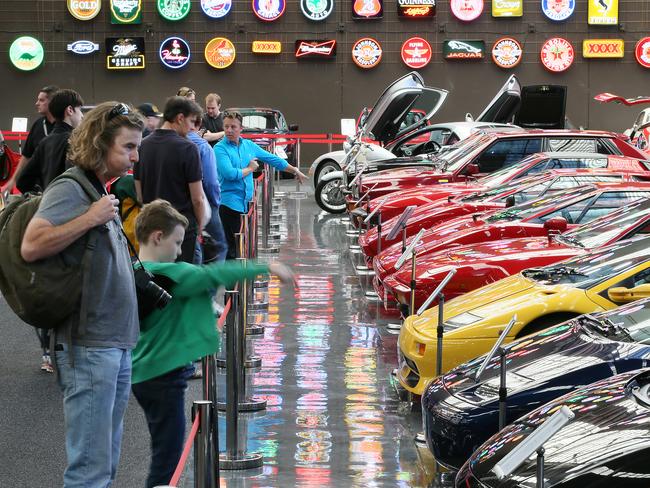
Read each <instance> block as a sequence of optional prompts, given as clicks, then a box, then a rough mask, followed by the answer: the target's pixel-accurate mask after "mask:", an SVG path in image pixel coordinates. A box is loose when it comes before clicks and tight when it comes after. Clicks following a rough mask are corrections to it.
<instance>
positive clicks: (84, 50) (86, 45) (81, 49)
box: [68, 41, 99, 54]
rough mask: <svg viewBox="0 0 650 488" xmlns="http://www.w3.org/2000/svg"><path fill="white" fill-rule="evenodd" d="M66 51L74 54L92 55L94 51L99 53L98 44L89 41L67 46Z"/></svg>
mask: <svg viewBox="0 0 650 488" xmlns="http://www.w3.org/2000/svg"><path fill="white" fill-rule="evenodd" d="M68 51H70V52H72V53H75V54H92V53H94V52H95V51H99V44H95V43H94V42H91V41H75V42H73V43H72V44H68Z"/></svg>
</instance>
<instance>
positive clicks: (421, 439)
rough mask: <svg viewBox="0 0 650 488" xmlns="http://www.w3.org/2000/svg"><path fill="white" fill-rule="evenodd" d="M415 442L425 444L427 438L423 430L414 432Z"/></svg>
mask: <svg viewBox="0 0 650 488" xmlns="http://www.w3.org/2000/svg"><path fill="white" fill-rule="evenodd" d="M413 440H414V441H415V443H416V444H426V443H427V438H426V437H425V436H424V432H418V433H417V434H415V439H413Z"/></svg>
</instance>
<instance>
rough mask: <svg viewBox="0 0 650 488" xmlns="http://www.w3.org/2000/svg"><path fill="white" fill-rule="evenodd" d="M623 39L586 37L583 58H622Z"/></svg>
mask: <svg viewBox="0 0 650 488" xmlns="http://www.w3.org/2000/svg"><path fill="white" fill-rule="evenodd" d="M624 47H625V43H624V41H623V39H585V40H583V41H582V57H583V58H622V57H623V54H624V52H625V51H624Z"/></svg>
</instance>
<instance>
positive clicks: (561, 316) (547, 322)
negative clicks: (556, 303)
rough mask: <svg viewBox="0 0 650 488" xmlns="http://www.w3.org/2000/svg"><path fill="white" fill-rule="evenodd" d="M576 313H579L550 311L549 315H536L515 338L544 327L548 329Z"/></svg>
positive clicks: (533, 332)
mask: <svg viewBox="0 0 650 488" xmlns="http://www.w3.org/2000/svg"><path fill="white" fill-rule="evenodd" d="M578 315H579V314H576V313H571V312H564V313H552V314H549V315H544V316H543V317H538V318H536V319H535V320H533V321H532V322H530V323H529V324H528V325H526V326H525V327H524V328H523V329H521V330H520V331H519V334H517V335H516V336H515V339H519V338H521V337H524V336H527V335H530V334H535V333H537V332H540V331H542V330H544V329H548V328H549V327H551V326H553V325H557V324H560V323H562V322H565V321H567V320H571V319H572V318H575V317H577V316H578Z"/></svg>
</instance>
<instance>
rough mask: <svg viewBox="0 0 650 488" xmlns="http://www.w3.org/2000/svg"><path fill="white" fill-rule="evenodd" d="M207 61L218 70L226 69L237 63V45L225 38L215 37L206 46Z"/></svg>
mask: <svg viewBox="0 0 650 488" xmlns="http://www.w3.org/2000/svg"><path fill="white" fill-rule="evenodd" d="M204 55H205V60H206V61H207V63H208V64H209V65H210V66H212V67H213V68H216V69H224V68H227V67H228V66H230V65H231V64H232V63H234V62H235V56H236V52H235V45H234V44H233V43H232V42H230V40H229V39H226V38H225V37H215V38H214V39H212V40H211V41H210V42H208V43H207V44H206V46H205V51H204Z"/></svg>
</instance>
